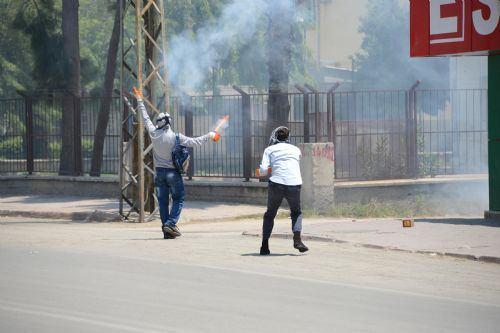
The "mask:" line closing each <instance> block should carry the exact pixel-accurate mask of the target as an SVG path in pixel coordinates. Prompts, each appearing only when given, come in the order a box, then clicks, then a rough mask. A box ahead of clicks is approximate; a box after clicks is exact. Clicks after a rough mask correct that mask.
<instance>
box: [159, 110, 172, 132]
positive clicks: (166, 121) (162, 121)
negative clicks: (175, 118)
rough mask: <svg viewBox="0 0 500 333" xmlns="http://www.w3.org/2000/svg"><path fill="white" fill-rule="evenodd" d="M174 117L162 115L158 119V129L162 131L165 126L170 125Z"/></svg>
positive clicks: (166, 114)
mask: <svg viewBox="0 0 500 333" xmlns="http://www.w3.org/2000/svg"><path fill="white" fill-rule="evenodd" d="M171 121H172V117H170V115H169V114H168V113H164V112H162V113H160V114H159V115H158V117H157V118H156V129H162V128H164V127H165V126H168V125H170V123H171Z"/></svg>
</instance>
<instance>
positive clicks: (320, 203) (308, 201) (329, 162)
mask: <svg viewBox="0 0 500 333" xmlns="http://www.w3.org/2000/svg"><path fill="white" fill-rule="evenodd" d="M298 146H299V148H300V150H301V151H302V159H301V163H300V169H301V173H302V192H301V201H302V207H303V208H305V209H312V210H314V211H315V212H323V211H327V210H328V209H329V208H331V207H332V205H333V203H334V197H333V180H334V175H335V158H334V150H333V143H331V142H326V143H302V144H299V145H298Z"/></svg>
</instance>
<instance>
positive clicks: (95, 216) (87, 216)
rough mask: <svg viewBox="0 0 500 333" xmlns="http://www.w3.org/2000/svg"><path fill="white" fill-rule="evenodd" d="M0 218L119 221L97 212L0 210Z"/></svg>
mask: <svg viewBox="0 0 500 333" xmlns="http://www.w3.org/2000/svg"><path fill="white" fill-rule="evenodd" d="M0 216H22V217H34V218H48V219H64V220H71V221H83V222H119V221H121V217H120V215H118V214H113V213H107V212H103V211H99V210H95V211H93V212H72V213H56V212H35V211H22V210H0Z"/></svg>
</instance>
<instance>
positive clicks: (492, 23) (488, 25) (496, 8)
mask: <svg viewBox="0 0 500 333" xmlns="http://www.w3.org/2000/svg"><path fill="white" fill-rule="evenodd" d="M478 1H479V2H481V3H482V4H484V5H486V6H488V7H489V8H490V17H489V18H488V19H487V20H485V19H483V13H482V11H481V10H480V9H477V10H475V11H474V12H473V13H472V21H473V23H474V28H475V29H476V31H477V33H478V34H480V35H483V36H486V35H490V34H492V33H493V32H494V31H495V29H496V28H497V26H498V22H499V21H500V0H478Z"/></svg>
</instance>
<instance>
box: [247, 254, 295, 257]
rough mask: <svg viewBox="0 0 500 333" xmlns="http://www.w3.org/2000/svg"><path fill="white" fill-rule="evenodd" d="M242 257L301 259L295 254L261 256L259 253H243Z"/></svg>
mask: <svg viewBox="0 0 500 333" xmlns="http://www.w3.org/2000/svg"><path fill="white" fill-rule="evenodd" d="M241 256H242V257H300V256H301V255H300V254H295V253H271V254H268V255H266V256H261V255H260V254H259V253H243V254H242V255H241Z"/></svg>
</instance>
